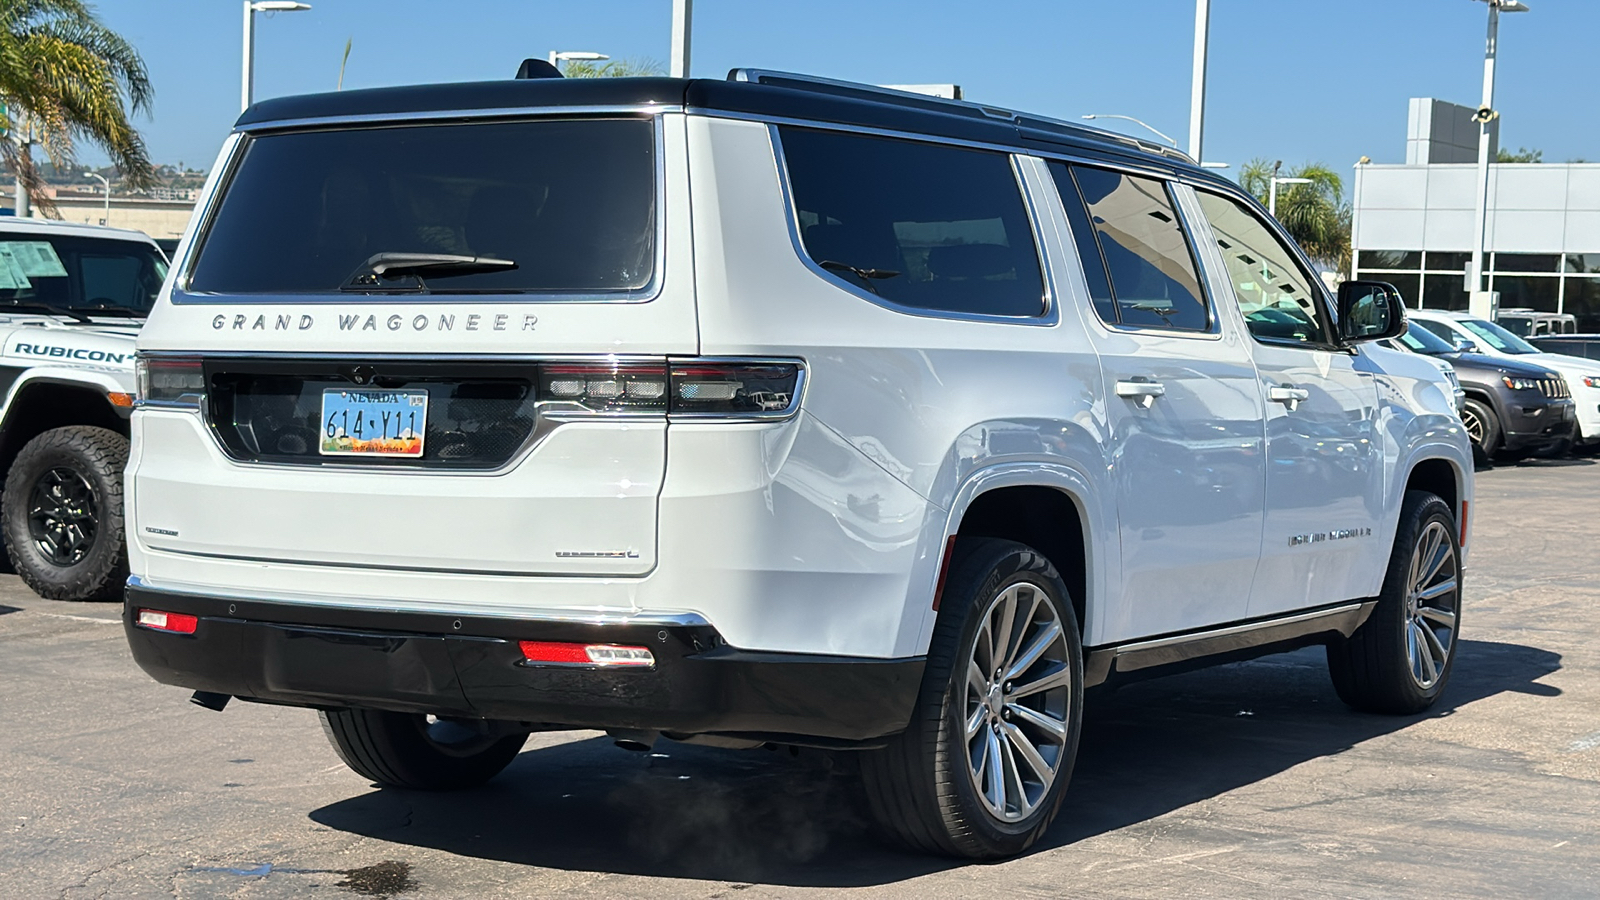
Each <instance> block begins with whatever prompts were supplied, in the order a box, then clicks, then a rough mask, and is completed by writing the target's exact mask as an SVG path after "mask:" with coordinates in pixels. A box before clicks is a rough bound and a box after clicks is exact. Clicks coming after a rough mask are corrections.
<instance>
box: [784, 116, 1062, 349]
mask: <svg viewBox="0 0 1600 900" xmlns="http://www.w3.org/2000/svg"><path fill="white" fill-rule="evenodd" d="M759 121H762V122H763V123H764V124H766V125H767V138H768V140H769V141H770V142H771V144H772V154H773V160H774V162H775V163H776V164H777V174H778V188H779V191H780V193H782V195H783V212H784V224H785V225H787V226H788V230H789V243H790V244H791V245H792V247H793V249H794V252H795V255H796V256H797V257H799V259H800V262H801V263H802V264H803V265H804V266H805V267H806V268H807V269H809V270H810V271H811V273H812V274H814V275H816V276H817V277H819V278H822V279H823V280H825V281H827V282H828V283H829V284H832V285H833V286H835V287H838V288H841V289H843V290H845V291H846V292H848V293H850V294H851V295H853V296H855V297H857V298H859V299H861V300H865V301H866V302H868V303H871V304H873V305H874V306H880V307H883V308H884V309H887V310H891V311H893V312H897V313H902V314H904V315H910V316H920V317H923V318H930V319H955V320H958V321H964V322H996V323H1001V324H1009V325H1036V326H1037V325H1044V326H1052V325H1056V324H1057V323H1059V322H1060V321H1061V310H1060V308H1059V305H1058V304H1057V302H1056V298H1055V294H1054V292H1053V291H1052V290H1051V284H1052V279H1051V277H1050V275H1051V272H1050V260H1049V257H1048V254H1046V253H1045V250H1044V236H1043V233H1042V232H1041V231H1040V228H1039V215H1038V211H1037V209H1036V208H1035V205H1034V197H1033V194H1032V192H1031V191H1030V190H1029V189H1028V185H1027V182H1026V180H1025V179H1024V178H1023V177H1022V173H1021V171H1020V170H1019V169H1018V167H1017V156H1018V154H1017V152H1016V149H1015V148H997V147H988V146H981V145H970V144H966V143H962V142H955V141H945V140H940V139H938V138H931V137H928V136H927V135H920V136H919V135H902V134H895V133H885V132H878V131H875V130H872V129H860V128H850V127H844V126H837V125H828V124H827V123H812V122H792V123H791V122H789V121H779V120H775V119H762V120H759ZM787 124H794V125H797V126H799V127H804V128H816V129H818V130H825V131H841V132H849V133H856V134H866V135H869V136H874V137H889V138H894V139H898V140H912V141H917V142H919V143H924V144H937V145H948V146H959V147H962V148H963V149H981V150H991V151H996V150H997V151H999V152H1002V153H1005V154H1006V158H1007V161H1008V162H1009V163H1010V165H1011V174H1012V178H1013V179H1014V180H1015V181H1016V184H1017V193H1018V196H1019V198H1020V199H1021V200H1022V206H1023V211H1024V213H1025V214H1026V215H1027V217H1028V232H1029V235H1030V237H1032V238H1033V252H1034V257H1035V259H1037V261H1038V263H1039V280H1040V284H1041V285H1042V286H1043V288H1044V290H1043V294H1042V295H1041V297H1040V300H1041V302H1042V303H1043V304H1044V308H1043V309H1042V310H1040V312H1039V314H1038V315H1034V316H1000V315H990V314H986V313H967V312H957V311H952V310H939V309H925V308H923V307H919V306H907V305H905V304H902V303H896V302H895V301H893V300H890V299H887V298H885V297H881V296H878V295H877V294H874V293H872V292H871V291H868V290H864V289H862V288H861V287H859V286H857V285H854V284H851V283H850V282H848V281H846V280H844V279H843V278H841V277H839V275H838V274H836V273H834V272H829V271H828V270H827V269H824V268H822V267H821V266H819V265H817V263H816V261H815V260H813V259H812V258H811V254H809V253H807V252H806V249H805V244H804V242H803V241H802V240H801V238H800V211H799V210H798V209H797V208H796V207H795V205H794V192H793V190H792V188H791V186H790V184H789V164H788V161H787V159H786V157H785V156H784V152H783V140H782V138H781V137H780V136H779V134H778V127H779V126H780V125H787Z"/></svg>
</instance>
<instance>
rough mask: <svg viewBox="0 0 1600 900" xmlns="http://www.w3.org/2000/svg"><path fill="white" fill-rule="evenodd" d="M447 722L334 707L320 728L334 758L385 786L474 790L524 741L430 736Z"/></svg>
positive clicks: (467, 731)
mask: <svg viewBox="0 0 1600 900" xmlns="http://www.w3.org/2000/svg"><path fill="white" fill-rule="evenodd" d="M451 725H453V723H450V722H435V723H431V724H430V723H429V721H428V717H427V716H421V715H414V714H411V713H397V712H384V711H382V710H376V709H336V710H327V711H324V712H323V713H322V730H323V732H324V733H325V734H326V735H327V736H328V743H330V744H332V745H333V749H334V751H335V752H337V753H338V754H339V758H340V759H342V760H344V764H345V765H347V766H349V767H350V768H351V769H352V770H354V771H355V773H356V774H358V775H360V776H361V777H363V778H366V779H368V780H369V781H375V782H377V783H378V784H382V785H387V786H390V787H401V788H414V789H416V790H422V791H454V790H460V789H462V788H470V787H477V786H478V785H480V784H483V783H484V782H486V781H488V780H489V779H491V778H493V777H495V776H496V775H498V774H500V772H501V770H503V769H505V767H506V766H509V765H511V761H512V760H514V759H516V758H517V754H518V753H520V752H521V751H522V745H523V744H524V743H525V742H526V741H527V740H528V735H527V734H526V733H515V734H507V735H500V734H495V733H493V732H489V733H486V734H482V735H472V734H470V728H468V727H466V726H463V725H454V727H455V728H459V729H461V730H462V732H464V734H463V735H462V738H463V739H462V740H460V741H459V742H453V743H445V742H441V741H439V740H435V739H434V738H432V737H430V736H429V732H430V730H434V731H437V730H438V729H439V728H440V727H442V726H451Z"/></svg>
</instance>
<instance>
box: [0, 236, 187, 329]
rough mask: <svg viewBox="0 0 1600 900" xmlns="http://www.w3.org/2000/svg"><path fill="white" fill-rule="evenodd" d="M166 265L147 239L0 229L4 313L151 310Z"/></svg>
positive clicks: (0, 303)
mask: <svg viewBox="0 0 1600 900" xmlns="http://www.w3.org/2000/svg"><path fill="white" fill-rule="evenodd" d="M166 277H167V261H166V259H165V258H163V257H162V255H161V251H159V250H157V249H156V248H155V247H154V246H153V245H151V244H147V243H144V242H142V241H125V240H117V239H115V238H99V237H80V236H75V235H57V234H37V233H29V232H10V233H7V232H5V231H4V230H0V311H4V310H5V309H7V308H17V309H24V310H31V311H42V312H48V311H49V310H50V309H51V308H55V309H70V310H75V311H80V312H87V313H91V314H94V315H112V316H142V315H144V314H145V313H147V312H149V311H150V306H151V305H152V304H153V303H155V298H156V294H157V293H158V292H160V290H161V282H162V279H164V278H166Z"/></svg>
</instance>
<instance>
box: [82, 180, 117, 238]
mask: <svg viewBox="0 0 1600 900" xmlns="http://www.w3.org/2000/svg"><path fill="white" fill-rule="evenodd" d="M83 176H84V177H85V178H98V179H100V183H101V184H103V185H105V188H106V204H105V212H103V213H101V215H100V224H101V225H110V224H111V179H109V178H107V177H105V176H104V175H101V174H100V173H99V172H84V173H83Z"/></svg>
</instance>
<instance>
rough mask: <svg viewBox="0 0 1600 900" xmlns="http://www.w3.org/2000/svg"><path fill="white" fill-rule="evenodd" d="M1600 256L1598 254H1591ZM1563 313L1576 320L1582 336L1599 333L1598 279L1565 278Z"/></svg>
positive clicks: (1599, 304)
mask: <svg viewBox="0 0 1600 900" xmlns="http://www.w3.org/2000/svg"><path fill="white" fill-rule="evenodd" d="M1591 255H1595V256H1600V254H1591ZM1565 281H1566V285H1565V288H1566V291H1565V293H1566V296H1565V297H1564V298H1563V299H1564V301H1565V302H1564V304H1563V309H1562V311H1563V312H1568V313H1571V314H1572V315H1573V316H1575V317H1576V318H1577V320H1578V331H1579V332H1580V333H1584V334H1593V333H1595V332H1600V278H1582V277H1573V276H1570V275H1569V276H1567V278H1566V279H1565Z"/></svg>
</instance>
